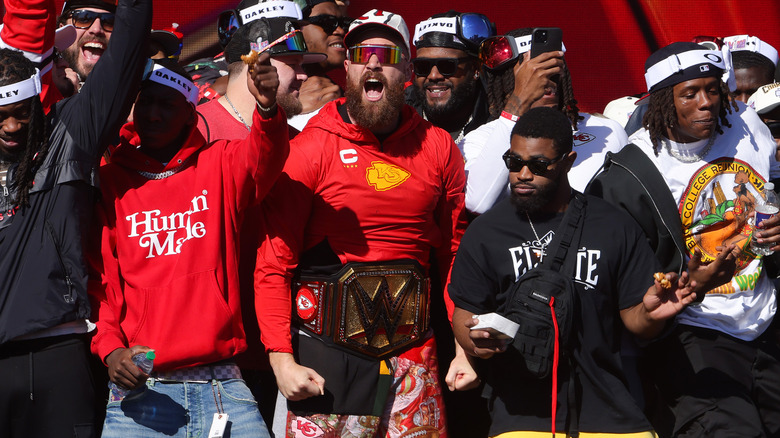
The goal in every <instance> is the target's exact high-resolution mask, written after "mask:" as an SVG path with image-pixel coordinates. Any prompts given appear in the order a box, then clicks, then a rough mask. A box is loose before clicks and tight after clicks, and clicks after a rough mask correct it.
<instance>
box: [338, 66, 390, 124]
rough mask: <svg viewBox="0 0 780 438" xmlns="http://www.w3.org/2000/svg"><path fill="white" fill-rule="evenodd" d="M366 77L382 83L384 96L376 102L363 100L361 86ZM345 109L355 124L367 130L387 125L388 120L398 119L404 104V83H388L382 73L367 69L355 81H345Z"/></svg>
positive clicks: (363, 84)
mask: <svg viewBox="0 0 780 438" xmlns="http://www.w3.org/2000/svg"><path fill="white" fill-rule="evenodd" d="M368 79H377V80H379V81H380V82H381V83H382V90H383V92H384V96H383V98H382V100H379V101H377V102H364V101H363V88H364V87H365V83H366V81H367V80H368ZM345 95H346V97H347V111H349V115H350V117H351V118H352V119H353V121H354V122H355V124H356V125H359V126H362V127H364V128H366V129H368V130H369V131H373V130H375V129H379V128H383V127H385V126H387V124H388V121H391V120H392V121H395V120H398V117H399V116H400V114H401V108H403V105H404V84H403V83H398V84H392V86H391V84H389V83H388V81H387V77H385V75H383V74H382V73H376V72H372V71H367V72H365V73H363V76H361V77H360V79H359V80H357V81H349V80H348V81H347V89H346V92H345Z"/></svg>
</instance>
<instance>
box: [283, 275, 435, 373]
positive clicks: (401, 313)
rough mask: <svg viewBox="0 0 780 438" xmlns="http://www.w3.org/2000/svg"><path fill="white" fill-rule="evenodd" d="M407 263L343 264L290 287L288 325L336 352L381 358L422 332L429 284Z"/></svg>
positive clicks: (303, 277) (410, 342)
mask: <svg viewBox="0 0 780 438" xmlns="http://www.w3.org/2000/svg"><path fill="white" fill-rule="evenodd" d="M423 272H424V271H423V269H422V267H421V266H420V265H419V264H418V263H417V262H416V261H413V260H404V261H392V262H379V263H347V264H346V265H344V267H343V268H342V269H341V270H340V271H339V272H338V273H336V274H334V275H331V276H301V277H300V278H296V279H294V280H293V282H292V295H293V300H294V301H293V302H294V305H295V306H294V307H295V308H294V309H293V321H295V322H296V323H297V326H298V327H299V328H302V329H304V330H306V331H308V332H310V333H311V334H314V335H318V336H320V337H325V338H327V339H328V340H330V341H332V342H333V344H335V345H336V346H337V347H340V348H343V349H346V350H347V351H349V352H353V353H358V354H361V355H364V356H368V357H371V358H376V359H381V358H385V357H389V356H394V355H396V353H397V352H399V351H401V350H403V349H405V348H406V347H407V346H409V345H411V344H413V343H415V342H417V341H418V340H419V339H420V338H421V337H422V336H424V335H425V333H426V331H427V330H428V318H429V316H428V304H429V299H428V297H429V289H430V280H429V279H428V278H427V277H426V276H425V275H424V274H423Z"/></svg>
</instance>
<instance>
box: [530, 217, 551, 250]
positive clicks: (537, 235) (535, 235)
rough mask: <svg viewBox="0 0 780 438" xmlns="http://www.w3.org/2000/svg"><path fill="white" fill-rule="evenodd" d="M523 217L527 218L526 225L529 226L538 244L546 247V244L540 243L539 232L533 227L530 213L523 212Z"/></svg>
mask: <svg viewBox="0 0 780 438" xmlns="http://www.w3.org/2000/svg"><path fill="white" fill-rule="evenodd" d="M525 217H527V218H528V225H530V226H531V231H533V232H534V237H536V241H537V242H539V246H540V247H541V248H542V249H544V248H546V247H547V245H545V244H543V243H542V239H540V238H539V234H537V233H536V228H535V227H534V223H533V222H532V221H531V215H529V214H528V212H527V211H526V212H525Z"/></svg>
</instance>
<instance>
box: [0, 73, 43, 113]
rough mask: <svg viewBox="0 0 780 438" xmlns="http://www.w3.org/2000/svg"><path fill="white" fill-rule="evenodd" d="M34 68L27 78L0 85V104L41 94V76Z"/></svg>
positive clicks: (7, 103) (8, 103) (19, 100)
mask: <svg viewBox="0 0 780 438" xmlns="http://www.w3.org/2000/svg"><path fill="white" fill-rule="evenodd" d="M40 73H41V72H40V71H39V70H38V69H37V68H36V69H35V73H34V74H33V75H32V76H30V77H29V78H27V79H25V80H23V81H20V82H16V83H13V84H10V85H5V86H3V87H0V105H10V104H12V103H17V102H21V101H23V100H25V99H29V98H31V97H33V96H37V95H39V94H41V76H40Z"/></svg>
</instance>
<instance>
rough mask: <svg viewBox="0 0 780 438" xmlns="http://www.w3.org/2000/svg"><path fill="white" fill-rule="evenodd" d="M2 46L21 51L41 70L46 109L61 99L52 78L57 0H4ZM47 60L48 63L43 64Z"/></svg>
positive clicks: (46, 110) (42, 96) (0, 38)
mask: <svg viewBox="0 0 780 438" xmlns="http://www.w3.org/2000/svg"><path fill="white" fill-rule="evenodd" d="M3 3H4V5H5V10H6V12H5V17H3V29H2V30H0V47H2V48H10V49H15V50H20V51H22V52H23V53H24V55H25V57H26V58H27V59H29V60H30V61H32V62H33V63H34V64H35V65H36V66H37V67H38V69H39V70H40V71H41V88H42V90H41V102H42V103H43V109H44V111H45V112H47V113H48V112H49V108H50V107H51V106H53V105H54V104H55V103H57V102H58V101H59V100H60V99H62V95H61V94H60V92H59V90H57V87H55V86H54V84H53V82H52V78H51V75H52V73H51V68H52V65H53V63H52V59H51V54H52V53H53V48H54V28H55V19H56V12H55V6H54V0H26V1H20V0H5V1H4V2H3ZM44 61H45V64H42V63H43V62H44Z"/></svg>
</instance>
